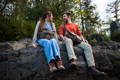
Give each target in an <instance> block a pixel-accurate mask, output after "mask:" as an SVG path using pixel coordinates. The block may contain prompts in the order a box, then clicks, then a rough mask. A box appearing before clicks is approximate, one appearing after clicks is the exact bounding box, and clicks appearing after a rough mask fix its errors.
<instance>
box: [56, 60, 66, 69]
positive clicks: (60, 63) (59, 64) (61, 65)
mask: <svg viewBox="0 0 120 80" xmlns="http://www.w3.org/2000/svg"><path fill="white" fill-rule="evenodd" d="M56 64H57V68H58V69H65V68H64V66H63V64H62V60H60V59H59V60H57V63H56Z"/></svg>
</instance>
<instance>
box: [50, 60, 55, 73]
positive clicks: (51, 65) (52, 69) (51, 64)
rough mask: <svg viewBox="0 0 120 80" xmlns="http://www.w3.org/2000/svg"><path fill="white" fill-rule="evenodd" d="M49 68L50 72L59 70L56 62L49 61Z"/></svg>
mask: <svg viewBox="0 0 120 80" xmlns="http://www.w3.org/2000/svg"><path fill="white" fill-rule="evenodd" d="M49 70H50V72H54V71H56V70H57V68H56V66H55V62H50V63H49Z"/></svg>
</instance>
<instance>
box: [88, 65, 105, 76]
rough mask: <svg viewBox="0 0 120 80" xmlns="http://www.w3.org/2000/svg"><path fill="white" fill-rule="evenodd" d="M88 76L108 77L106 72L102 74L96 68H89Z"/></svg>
mask: <svg viewBox="0 0 120 80" xmlns="http://www.w3.org/2000/svg"><path fill="white" fill-rule="evenodd" d="M88 74H89V75H93V76H105V75H106V73H105V72H101V71H99V70H98V69H96V68H95V67H89V68H88Z"/></svg>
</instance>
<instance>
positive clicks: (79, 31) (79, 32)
mask: <svg viewBox="0 0 120 80" xmlns="http://www.w3.org/2000/svg"><path fill="white" fill-rule="evenodd" d="M76 29H77V34H78V35H82V33H81V30H80V28H79V26H78V25H76Z"/></svg>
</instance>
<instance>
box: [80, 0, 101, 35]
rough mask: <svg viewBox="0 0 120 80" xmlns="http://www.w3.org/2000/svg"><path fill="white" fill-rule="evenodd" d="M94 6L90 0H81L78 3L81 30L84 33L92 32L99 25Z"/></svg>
mask: <svg viewBox="0 0 120 80" xmlns="http://www.w3.org/2000/svg"><path fill="white" fill-rule="evenodd" d="M95 9H96V6H95V5H92V4H91V0H82V1H81V3H80V15H81V16H80V19H81V25H82V31H83V32H84V33H86V34H93V33H95V32H97V31H96V28H99V27H100V26H101V24H100V19H99V16H98V13H97V12H96V11H95Z"/></svg>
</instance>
